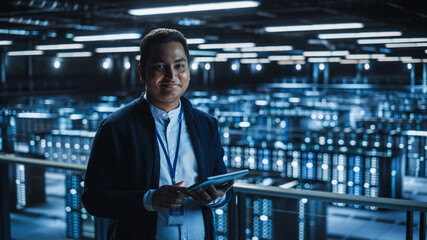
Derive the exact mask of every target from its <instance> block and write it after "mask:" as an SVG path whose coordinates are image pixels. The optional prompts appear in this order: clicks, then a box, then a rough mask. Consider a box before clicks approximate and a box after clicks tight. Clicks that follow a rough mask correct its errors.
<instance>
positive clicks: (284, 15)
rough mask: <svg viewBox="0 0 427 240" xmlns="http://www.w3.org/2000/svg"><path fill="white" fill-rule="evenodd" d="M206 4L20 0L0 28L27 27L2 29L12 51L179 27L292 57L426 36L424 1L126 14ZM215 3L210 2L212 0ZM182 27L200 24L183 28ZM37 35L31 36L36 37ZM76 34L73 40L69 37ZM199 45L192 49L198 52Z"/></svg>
mask: <svg viewBox="0 0 427 240" xmlns="http://www.w3.org/2000/svg"><path fill="white" fill-rule="evenodd" d="M202 2H207V1H203V0H202V1H192V0H186V1H176V0H174V1H153V0H150V1H119V0H116V1H104V0H89V1H83V0H67V1H65V0H21V1H3V3H2V4H1V5H0V6H1V10H0V29H9V30H10V29H17V30H28V31H30V35H27V36H21V35H13V34H12V35H11V34H4V31H3V33H1V32H0V40H13V41H14V43H13V45H11V46H8V47H7V50H26V49H29V48H30V49H31V47H32V46H34V45H37V44H50V43H71V42H72V40H71V39H70V36H72V35H73V36H80V35H94V34H106V33H123V32H139V33H142V34H144V33H146V32H147V31H149V30H150V29H153V28H157V27H172V28H177V29H179V30H181V31H182V32H183V33H184V34H185V35H186V36H187V37H188V38H205V39H206V41H207V42H206V43H221V42H222V43H223V42H246V41H250V42H254V43H256V45H257V46H264V45H292V46H293V47H294V49H295V50H294V51H293V53H298V52H301V50H303V51H307V50H349V51H350V52H351V53H376V52H381V51H382V48H384V45H378V44H377V45H372V46H368V47H367V46H366V45H358V44H357V42H356V39H337V40H320V39H318V37H317V35H318V34H319V33H329V32H334V33H336V32H339V33H345V32H371V31H372V32H373V31H402V33H403V35H402V36H401V37H427V7H426V5H427V4H426V1H425V0H389V1H387V0H317V1H316V0H299V1H297V0H281V1H280V0H271V1H266V0H260V1H259V2H260V6H258V7H256V8H248V9H236V10H220V11H208V12H198V13H179V14H169V15H156V16H141V17H138V16H132V15H130V14H129V13H128V10H129V9H133V8H142V7H159V6H168V5H183V4H191V3H202ZM211 2H213V1H211ZM347 22H361V23H363V24H364V26H365V27H364V28H363V29H353V30H339V31H338V30H333V31H331V30H329V31H309V32H286V33H268V32H265V31H264V27H266V26H277V25H305V24H324V23H347ZM183 23H187V24H188V23H190V24H194V23H198V24H200V25H191V26H185V25H182V24H183ZM31 33H33V34H34V35H33V34H31ZM71 34H72V35H71ZM138 42H139V40H126V41H115V42H94V43H88V44H85V48H88V50H91V49H92V50H93V48H94V47H98V46H124V45H129V46H130V45H133V46H137V44H138ZM196 47H197V46H196V45H192V46H191V48H193V49H196ZM426 48H427V47H424V48H404V49H393V50H392V51H391V52H389V53H388V55H396V56H413V57H417V58H426V52H425V49H426Z"/></svg>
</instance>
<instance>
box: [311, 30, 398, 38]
mask: <svg viewBox="0 0 427 240" xmlns="http://www.w3.org/2000/svg"><path fill="white" fill-rule="evenodd" d="M398 36H402V32H398V31H393V32H357V33H325V34H319V35H318V36H317V37H318V38H320V39H341V38H367V37H398Z"/></svg>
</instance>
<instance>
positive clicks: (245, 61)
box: [240, 58, 270, 64]
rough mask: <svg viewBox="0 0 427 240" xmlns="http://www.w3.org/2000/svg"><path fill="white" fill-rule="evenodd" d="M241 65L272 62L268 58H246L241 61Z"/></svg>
mask: <svg viewBox="0 0 427 240" xmlns="http://www.w3.org/2000/svg"><path fill="white" fill-rule="evenodd" d="M240 63H242V64H249V63H270V60H269V59H267V58H245V59H240Z"/></svg>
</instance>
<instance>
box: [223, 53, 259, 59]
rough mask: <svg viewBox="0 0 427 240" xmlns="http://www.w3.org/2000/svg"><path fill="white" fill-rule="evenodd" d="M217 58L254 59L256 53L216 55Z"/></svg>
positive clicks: (256, 55)
mask: <svg viewBox="0 0 427 240" xmlns="http://www.w3.org/2000/svg"><path fill="white" fill-rule="evenodd" d="M216 57H217V58H256V57H258V54H257V53H218V54H217V55H216Z"/></svg>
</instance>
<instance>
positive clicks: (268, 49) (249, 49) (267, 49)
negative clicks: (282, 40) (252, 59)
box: [241, 46, 294, 52]
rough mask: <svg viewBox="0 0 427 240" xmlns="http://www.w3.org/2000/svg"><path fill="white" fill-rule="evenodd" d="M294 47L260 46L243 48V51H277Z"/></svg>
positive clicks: (289, 49)
mask: <svg viewBox="0 0 427 240" xmlns="http://www.w3.org/2000/svg"><path fill="white" fill-rule="evenodd" d="M292 49H294V48H293V47H292V46H264V47H262V46H259V47H251V48H242V49H241V50H242V52H269V51H271V52H275V51H291V50H292Z"/></svg>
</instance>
